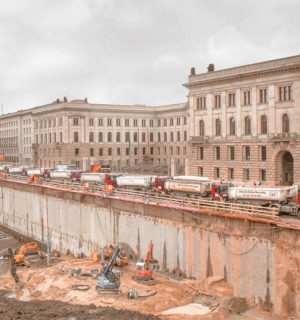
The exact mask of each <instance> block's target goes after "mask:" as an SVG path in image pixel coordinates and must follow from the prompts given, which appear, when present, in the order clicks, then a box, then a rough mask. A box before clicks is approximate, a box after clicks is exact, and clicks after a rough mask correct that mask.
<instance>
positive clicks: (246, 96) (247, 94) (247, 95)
mask: <svg viewBox="0 0 300 320" xmlns="http://www.w3.org/2000/svg"><path fill="white" fill-rule="evenodd" d="M243 96H244V99H243V105H244V106H246V105H249V104H251V91H250V90H247V91H244V92H243Z"/></svg>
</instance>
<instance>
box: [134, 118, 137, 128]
mask: <svg viewBox="0 0 300 320" xmlns="http://www.w3.org/2000/svg"><path fill="white" fill-rule="evenodd" d="M133 126H134V127H137V126H138V121H137V119H133Z"/></svg>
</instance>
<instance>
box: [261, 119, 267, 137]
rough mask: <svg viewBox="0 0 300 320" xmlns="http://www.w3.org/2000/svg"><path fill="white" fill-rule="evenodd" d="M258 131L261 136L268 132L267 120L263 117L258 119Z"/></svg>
mask: <svg viewBox="0 0 300 320" xmlns="http://www.w3.org/2000/svg"><path fill="white" fill-rule="evenodd" d="M260 131H261V133H262V134H266V133H267V132H268V120H267V116H265V115H263V116H262V117H261V118H260Z"/></svg>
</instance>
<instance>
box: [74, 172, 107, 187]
mask: <svg viewBox="0 0 300 320" xmlns="http://www.w3.org/2000/svg"><path fill="white" fill-rule="evenodd" d="M105 176H106V173H103V172H99V173H82V174H81V176H80V182H81V183H85V182H90V183H95V184H105Z"/></svg>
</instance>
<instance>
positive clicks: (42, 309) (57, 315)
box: [0, 291, 159, 320]
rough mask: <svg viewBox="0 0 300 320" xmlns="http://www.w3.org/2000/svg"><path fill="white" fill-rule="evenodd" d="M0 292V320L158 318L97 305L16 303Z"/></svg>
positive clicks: (38, 302)
mask: <svg viewBox="0 0 300 320" xmlns="http://www.w3.org/2000/svg"><path fill="white" fill-rule="evenodd" d="M6 294H7V293H6V292H3V291H2V292H0V319H3V320H4V319H5V320H15V319H22V320H27V319H28V320H41V319H43V320H44V319H45V320H46V319H56V320H80V319H84V320H94V319H97V320H100V319H101V320H116V319H118V320H155V319H159V318H158V317H155V316H152V315H145V314H141V313H139V312H133V311H127V310H117V309H115V308H110V307H100V308H97V307H96V306H95V305H92V304H91V305H89V306H82V305H72V304H69V303H63V302H59V301H29V302H24V301H16V300H14V299H10V298H7V297H6V296H5V295H6Z"/></svg>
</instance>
